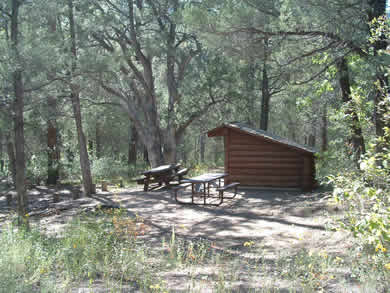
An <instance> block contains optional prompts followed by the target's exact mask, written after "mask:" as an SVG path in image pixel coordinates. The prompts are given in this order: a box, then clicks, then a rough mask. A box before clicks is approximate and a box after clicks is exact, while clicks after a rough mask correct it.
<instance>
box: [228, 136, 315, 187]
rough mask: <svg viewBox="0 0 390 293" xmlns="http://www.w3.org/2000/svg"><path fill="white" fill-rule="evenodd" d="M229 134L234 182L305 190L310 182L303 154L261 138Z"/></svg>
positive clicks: (229, 153) (232, 179) (229, 155)
mask: <svg viewBox="0 0 390 293" xmlns="http://www.w3.org/2000/svg"><path fill="white" fill-rule="evenodd" d="M229 132H230V133H229V139H228V141H226V142H227V143H228V144H229V146H228V148H226V150H228V158H227V159H228V162H229V163H228V170H227V172H228V173H229V181H230V182H235V181H237V182H240V183H241V184H242V185H258V186H270V187H301V186H302V183H303V182H304V181H305V183H306V180H303V178H302V177H303V176H304V175H306V176H307V174H305V173H304V172H303V166H304V164H303V163H304V161H303V156H302V155H301V154H300V153H299V152H297V151H295V150H294V149H291V148H289V147H286V146H283V145H281V144H278V143H272V142H268V141H266V140H264V139H262V138H259V137H254V136H251V135H245V134H242V133H239V132H236V131H234V130H230V131H229ZM306 184H307V183H306Z"/></svg>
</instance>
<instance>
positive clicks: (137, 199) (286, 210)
mask: <svg viewBox="0 0 390 293" xmlns="http://www.w3.org/2000/svg"><path fill="white" fill-rule="evenodd" d="M112 200H113V201H115V202H117V203H118V204H119V205H120V206H121V207H123V208H126V209H127V210H128V211H129V212H130V213H132V214H138V215H139V216H141V217H142V218H144V219H145V220H146V223H149V225H150V227H151V230H150V231H149V232H148V234H149V235H150V237H155V238H159V237H158V236H163V235H164V236H166V235H169V234H170V233H171V231H172V228H173V227H174V229H175V232H176V233H177V234H179V235H181V236H184V237H189V238H205V239H208V240H211V241H213V242H214V243H215V244H216V245H218V246H221V247H224V248H225V249H235V248H238V247H242V245H243V243H245V242H247V241H254V242H255V243H257V244H258V245H260V246H262V247H264V248H265V249H267V250H268V251H269V252H270V253H271V254H277V253H278V252H280V250H282V249H289V250H295V249H300V248H302V247H305V248H313V249H322V248H325V247H326V248H327V251H328V252H330V251H334V252H340V251H343V249H344V248H343V247H340V241H341V240H343V241H344V242H343V243H344V244H345V245H348V243H346V242H345V240H346V239H343V237H344V238H345V237H346V236H345V234H340V233H335V232H331V231H327V230H326V225H327V224H328V222H329V213H330V212H332V209H331V208H330V207H329V206H328V200H327V198H325V197H324V194H320V193H306V194H305V193H302V192H299V191H281V190H247V189H241V190H240V191H239V194H238V195H237V197H236V198H234V199H230V200H226V201H225V202H224V203H223V204H222V205H221V206H217V207H214V206H203V205H181V204H178V203H177V202H175V200H174V199H173V198H172V194H171V192H170V191H168V190H164V189H160V190H158V191H150V192H143V191H141V190H140V188H135V189H129V190H126V191H120V192H116V193H114V195H112Z"/></svg>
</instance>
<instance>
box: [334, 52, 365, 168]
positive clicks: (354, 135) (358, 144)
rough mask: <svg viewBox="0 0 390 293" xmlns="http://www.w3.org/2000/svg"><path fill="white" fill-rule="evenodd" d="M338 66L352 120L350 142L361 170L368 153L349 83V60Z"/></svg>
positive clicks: (344, 100) (341, 86) (340, 81)
mask: <svg viewBox="0 0 390 293" xmlns="http://www.w3.org/2000/svg"><path fill="white" fill-rule="evenodd" d="M337 65H338V69H339V83H340V88H341V94H342V98H343V102H344V103H345V104H346V106H347V109H346V111H345V114H346V115H347V116H348V117H349V119H350V127H351V138H350V140H349V141H350V144H351V147H352V152H353V158H354V161H355V163H356V164H357V166H358V168H359V160H360V156H361V155H362V154H364V153H365V151H366V149H365V145H364V138H363V133H362V128H361V126H360V120H359V116H358V114H357V113H356V110H355V105H354V102H353V100H352V96H351V86H350V81H349V72H348V63H347V60H346V59H345V58H342V60H341V61H340V62H339V63H338V64H337Z"/></svg>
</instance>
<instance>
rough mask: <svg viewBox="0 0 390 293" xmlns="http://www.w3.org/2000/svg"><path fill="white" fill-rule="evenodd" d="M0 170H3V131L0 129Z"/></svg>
mask: <svg viewBox="0 0 390 293" xmlns="http://www.w3.org/2000/svg"><path fill="white" fill-rule="evenodd" d="M0 172H1V173H3V172H4V159H3V132H2V131H1V130H0Z"/></svg>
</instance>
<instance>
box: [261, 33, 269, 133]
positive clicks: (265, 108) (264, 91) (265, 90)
mask: <svg viewBox="0 0 390 293" xmlns="http://www.w3.org/2000/svg"><path fill="white" fill-rule="evenodd" d="M267 58H268V40H267V39H266V40H264V63H263V77H262V85H261V95H262V100H261V113H260V129H263V130H267V129H268V121H269V104H270V100H271V93H270V89H269V80H268V72H267Z"/></svg>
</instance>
